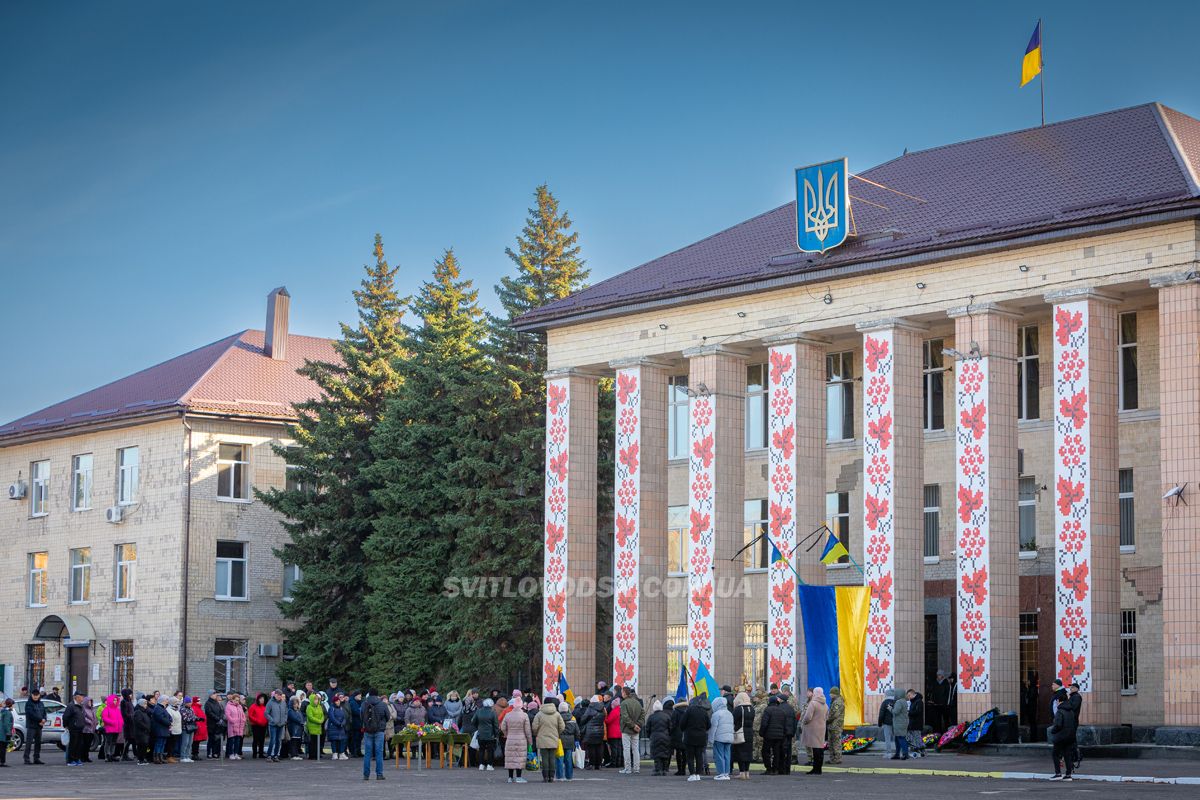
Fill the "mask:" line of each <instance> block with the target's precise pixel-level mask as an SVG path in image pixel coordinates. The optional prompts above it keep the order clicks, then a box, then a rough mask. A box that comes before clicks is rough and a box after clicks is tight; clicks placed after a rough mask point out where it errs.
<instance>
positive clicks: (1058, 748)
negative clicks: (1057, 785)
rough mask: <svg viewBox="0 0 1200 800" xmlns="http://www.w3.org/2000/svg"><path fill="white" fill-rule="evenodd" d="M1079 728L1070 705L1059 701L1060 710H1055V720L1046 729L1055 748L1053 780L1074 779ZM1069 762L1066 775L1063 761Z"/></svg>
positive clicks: (1053, 751)
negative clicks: (1072, 774)
mask: <svg viewBox="0 0 1200 800" xmlns="http://www.w3.org/2000/svg"><path fill="white" fill-rule="evenodd" d="M1078 728H1079V723H1078V721H1077V720H1076V719H1075V714H1074V712H1073V711H1071V709H1070V707H1069V706H1068V705H1067V704H1066V703H1065V702H1064V703H1059V705H1058V710H1056V711H1055V712H1054V722H1053V723H1051V725H1050V728H1049V729H1048V730H1047V731H1046V733H1047V735H1048V736H1049V738H1050V744H1052V745H1053V747H1054V749H1053V750H1052V751H1051V756H1052V758H1053V759H1054V777H1053V778H1051V780H1065V781H1069V780H1072V778H1071V773H1072V772H1074V771H1075V761H1074V757H1073V756H1074V752H1075V735H1076V732H1077V730H1078ZM1064 761H1065V762H1066V764H1067V774H1066V775H1065V776H1064V775H1063V771H1062V764H1063V762H1064Z"/></svg>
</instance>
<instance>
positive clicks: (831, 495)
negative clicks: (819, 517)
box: [825, 492, 851, 564]
mask: <svg viewBox="0 0 1200 800" xmlns="http://www.w3.org/2000/svg"><path fill="white" fill-rule="evenodd" d="M825 522H826V524H828V525H829V529H830V530H831V531H833V535H834V536H836V537H837V538H838V540H839V541H841V543H842V547H845V548H846V551H847V552H851V551H850V493H849V492H828V493H826V495H825ZM838 563H839V564H848V563H850V557H849V556H842V557H841V558H840V559H838Z"/></svg>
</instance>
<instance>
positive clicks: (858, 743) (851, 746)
mask: <svg viewBox="0 0 1200 800" xmlns="http://www.w3.org/2000/svg"><path fill="white" fill-rule="evenodd" d="M873 744H875V738H874V737H872V736H843V737H842V752H843V753H861V752H863V751H864V750H867V749H869V748H870V747H871V745H873Z"/></svg>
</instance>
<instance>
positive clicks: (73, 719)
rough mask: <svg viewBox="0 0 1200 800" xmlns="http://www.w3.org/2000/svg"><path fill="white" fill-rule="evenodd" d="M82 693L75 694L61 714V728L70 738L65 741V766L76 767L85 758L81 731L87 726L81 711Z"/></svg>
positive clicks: (84, 744) (85, 752) (85, 740)
mask: <svg viewBox="0 0 1200 800" xmlns="http://www.w3.org/2000/svg"><path fill="white" fill-rule="evenodd" d="M83 700H84V697H83V692H76V693H75V697H74V699H73V702H71V703H70V704H68V705H67V710H66V711H64V712H63V727H64V728H66V729H67V734H68V736H69V737H70V738H69V740H68V741H67V766H68V767H77V766H79V765H80V764H82V763H83V759H85V758H86V757H87V739H86V738H85V737H84V735H83V729H84V727H85V726H86V725H87V714H86V713H85V712H84V710H83Z"/></svg>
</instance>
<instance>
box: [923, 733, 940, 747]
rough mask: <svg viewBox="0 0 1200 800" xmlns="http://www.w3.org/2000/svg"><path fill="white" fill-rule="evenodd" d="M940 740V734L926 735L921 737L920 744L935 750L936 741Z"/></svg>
mask: <svg viewBox="0 0 1200 800" xmlns="http://www.w3.org/2000/svg"><path fill="white" fill-rule="evenodd" d="M941 738H942V735H941V734H940V733H927V734H925V735H924V736H922V737H921V742H922V743H923V744H924V745H925V746H926V747H932V748H935V749H936V748H937V746H938V740H939V739H941Z"/></svg>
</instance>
